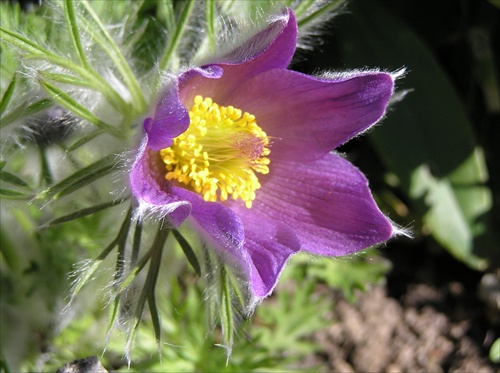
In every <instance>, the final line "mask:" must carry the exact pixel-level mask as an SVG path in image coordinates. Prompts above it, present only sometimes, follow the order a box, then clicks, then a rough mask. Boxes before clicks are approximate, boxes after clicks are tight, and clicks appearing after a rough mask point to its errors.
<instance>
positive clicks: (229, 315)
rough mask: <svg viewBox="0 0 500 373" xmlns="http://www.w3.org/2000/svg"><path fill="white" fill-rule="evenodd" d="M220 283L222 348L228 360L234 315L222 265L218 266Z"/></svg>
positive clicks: (229, 284) (231, 343) (225, 272)
mask: <svg viewBox="0 0 500 373" xmlns="http://www.w3.org/2000/svg"><path fill="white" fill-rule="evenodd" d="M220 281H221V283H220V287H221V292H220V320H221V328H222V337H223V339H224V344H223V345H222V347H224V348H225V349H226V353H227V358H228V359H229V357H230V356H231V352H232V348H233V338H234V315H233V307H232V302H231V283H230V280H229V278H228V274H227V269H226V267H225V265H224V264H221V266H220Z"/></svg>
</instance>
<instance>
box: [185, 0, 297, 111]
mask: <svg viewBox="0 0 500 373" xmlns="http://www.w3.org/2000/svg"><path fill="white" fill-rule="evenodd" d="M297 32H298V28H297V21H296V19H295V15H294V14H293V12H292V11H291V10H289V9H287V10H286V13H285V14H283V15H281V16H279V17H277V18H276V19H275V20H274V21H273V22H272V23H271V24H269V26H268V27H267V28H266V29H264V30H263V31H261V32H259V33H258V34H257V35H255V36H254V37H252V38H250V39H249V40H248V41H246V42H245V43H243V44H242V45H241V46H239V47H237V48H235V49H234V50H232V51H231V52H229V53H227V54H226V55H225V56H224V57H222V58H219V59H215V61H210V64H209V65H208V66H211V65H213V64H217V66H220V67H222V69H223V70H224V73H223V75H222V77H221V78H220V79H207V77H206V76H205V75H203V74H193V73H192V72H189V74H185V75H184V76H183V78H181V83H180V86H179V87H180V92H181V93H180V98H181V101H182V102H184V103H185V105H186V106H190V105H191V104H192V101H193V99H194V96H196V95H202V96H204V97H211V98H212V99H213V100H214V101H215V102H217V103H220V101H222V100H224V98H230V97H232V96H233V95H234V94H235V93H236V92H238V91H239V86H240V85H241V84H242V83H243V82H244V81H246V80H248V79H250V78H251V77H253V76H255V75H257V74H259V73H261V72H264V71H267V70H270V69H276V68H278V69H285V68H286V67H287V66H288V65H289V64H290V61H291V60H292V57H293V54H294V52H295V48H296V46H297Z"/></svg>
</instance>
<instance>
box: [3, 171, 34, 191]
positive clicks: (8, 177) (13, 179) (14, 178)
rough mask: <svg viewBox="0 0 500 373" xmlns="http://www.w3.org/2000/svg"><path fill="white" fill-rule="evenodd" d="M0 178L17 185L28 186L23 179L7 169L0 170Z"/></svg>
mask: <svg viewBox="0 0 500 373" xmlns="http://www.w3.org/2000/svg"><path fill="white" fill-rule="evenodd" d="M0 180H2V181H5V182H7V183H10V184H13V185H17V186H19V187H23V188H29V185H28V184H27V183H26V182H25V181H24V180H22V179H20V178H19V177H17V176H16V175H14V174H11V173H10V172H7V171H0Z"/></svg>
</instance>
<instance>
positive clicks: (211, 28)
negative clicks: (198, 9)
mask: <svg viewBox="0 0 500 373" xmlns="http://www.w3.org/2000/svg"><path fill="white" fill-rule="evenodd" d="M206 13H207V15H206V18H207V36H208V45H209V50H210V51H213V50H214V48H215V0H207V4H206Z"/></svg>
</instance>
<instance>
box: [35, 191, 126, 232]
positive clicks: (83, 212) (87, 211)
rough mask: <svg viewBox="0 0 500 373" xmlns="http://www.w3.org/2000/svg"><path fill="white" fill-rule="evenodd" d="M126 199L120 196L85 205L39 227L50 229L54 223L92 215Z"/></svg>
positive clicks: (57, 223)
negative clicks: (90, 205) (104, 201)
mask: <svg viewBox="0 0 500 373" xmlns="http://www.w3.org/2000/svg"><path fill="white" fill-rule="evenodd" d="M127 199H128V198H120V199H117V200H115V201H111V202H106V203H101V204H99V205H95V206H92V207H87V208H84V209H81V210H78V211H75V212H73V213H71V214H68V215H64V216H61V217H60V218H57V219H54V220H51V221H50V222H48V223H46V224H44V225H43V226H42V227H40V228H41V229H50V228H52V227H55V226H56V225H59V224H63V223H66V222H68V221H71V220H75V219H80V218H83V217H84V216H88V215H92V214H95V213H96V212H99V211H102V210H106V209H108V208H110V207H113V206H116V205H119V204H121V203H123V202H125V201H126V200H127Z"/></svg>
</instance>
